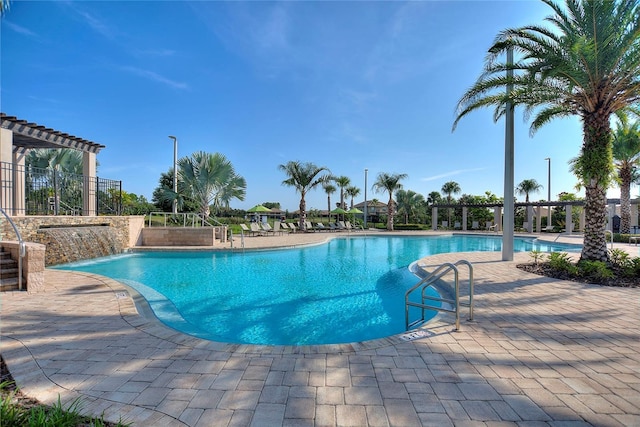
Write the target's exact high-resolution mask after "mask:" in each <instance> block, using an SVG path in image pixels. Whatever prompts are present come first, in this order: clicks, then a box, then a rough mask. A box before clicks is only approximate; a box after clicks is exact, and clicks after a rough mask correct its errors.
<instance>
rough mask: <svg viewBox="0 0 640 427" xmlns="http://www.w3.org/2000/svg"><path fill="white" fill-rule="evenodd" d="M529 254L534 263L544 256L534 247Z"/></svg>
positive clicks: (536, 263) (537, 262)
mask: <svg viewBox="0 0 640 427" xmlns="http://www.w3.org/2000/svg"><path fill="white" fill-rule="evenodd" d="M529 256H530V257H531V258H533V262H534V263H535V265H538V264H540V261H542V259H543V258H544V254H543V253H542V252H541V251H539V250H536V249H534V250H532V251H531V252H529Z"/></svg>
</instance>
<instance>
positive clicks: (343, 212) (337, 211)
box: [331, 208, 347, 214]
mask: <svg viewBox="0 0 640 427" xmlns="http://www.w3.org/2000/svg"><path fill="white" fill-rule="evenodd" d="M331 213H334V214H346V213H347V211H345V210H344V209H342V208H335V209H334V210H332V211H331Z"/></svg>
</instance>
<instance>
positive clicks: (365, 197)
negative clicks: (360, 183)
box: [364, 168, 369, 230]
mask: <svg viewBox="0 0 640 427" xmlns="http://www.w3.org/2000/svg"><path fill="white" fill-rule="evenodd" d="M367 172H369V169H366V168H365V170H364V228H365V230H366V229H367Z"/></svg>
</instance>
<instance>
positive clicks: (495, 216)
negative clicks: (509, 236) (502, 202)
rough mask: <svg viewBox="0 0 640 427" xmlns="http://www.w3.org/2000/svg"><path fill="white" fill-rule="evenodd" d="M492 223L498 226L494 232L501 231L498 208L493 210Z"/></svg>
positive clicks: (500, 216)
mask: <svg viewBox="0 0 640 427" xmlns="http://www.w3.org/2000/svg"><path fill="white" fill-rule="evenodd" d="M493 223H494V224H498V226H497V227H496V230H502V208H501V207H500V206H496V207H495V208H493Z"/></svg>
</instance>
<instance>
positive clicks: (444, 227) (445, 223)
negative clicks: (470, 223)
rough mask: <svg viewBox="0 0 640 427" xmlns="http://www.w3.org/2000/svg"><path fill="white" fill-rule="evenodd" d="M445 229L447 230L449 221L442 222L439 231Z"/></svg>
mask: <svg viewBox="0 0 640 427" xmlns="http://www.w3.org/2000/svg"><path fill="white" fill-rule="evenodd" d="M447 228H449V221H442V225H441V226H440V229H442V230H446V229H447Z"/></svg>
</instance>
